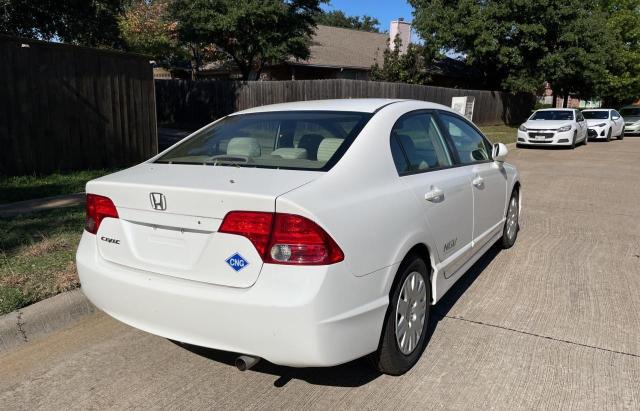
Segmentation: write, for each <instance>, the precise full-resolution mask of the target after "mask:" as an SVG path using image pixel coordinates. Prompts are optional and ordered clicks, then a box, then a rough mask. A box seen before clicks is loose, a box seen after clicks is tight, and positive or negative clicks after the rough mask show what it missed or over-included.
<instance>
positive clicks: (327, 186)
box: [276, 102, 433, 294]
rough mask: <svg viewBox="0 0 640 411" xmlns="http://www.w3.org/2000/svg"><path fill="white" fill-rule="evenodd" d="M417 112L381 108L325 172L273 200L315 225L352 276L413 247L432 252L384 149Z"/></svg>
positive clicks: (385, 287) (406, 106)
mask: <svg viewBox="0 0 640 411" xmlns="http://www.w3.org/2000/svg"><path fill="white" fill-rule="evenodd" d="M420 108H423V106H421V105H420V103H419V102H406V103H405V102H403V103H396V104H392V105H390V106H388V107H386V108H384V109H382V110H381V111H380V112H378V113H377V114H376V115H375V116H374V117H373V118H372V119H371V120H370V121H369V123H368V124H367V125H366V126H365V128H364V129H363V130H362V132H361V133H360V135H359V136H358V138H357V139H356V140H355V141H354V143H353V144H352V146H351V147H350V148H349V150H348V151H347V152H346V153H345V155H344V157H343V158H342V159H341V160H340V161H339V162H338V163H337V164H336V165H335V166H334V167H333V168H332V169H331V170H330V171H329V172H327V173H325V174H324V175H323V176H322V177H320V178H318V179H316V180H315V181H313V182H311V183H309V184H307V185H305V186H303V187H300V188H298V189H296V190H293V191H291V192H289V193H286V194H284V195H282V196H280V197H279V198H278V199H277V201H276V211H278V212H284V213H296V214H300V215H304V216H306V217H308V218H310V219H312V220H314V221H316V222H317V223H318V224H320V225H321V226H322V227H323V228H324V229H325V230H326V231H327V232H328V233H329V234H330V235H331V236H332V237H333V238H334V239H335V240H336V242H337V243H338V245H339V246H340V247H341V248H342V250H343V252H344V254H345V263H346V264H348V269H349V270H350V271H351V273H352V274H353V275H354V276H357V277H361V276H365V275H368V274H370V273H374V272H376V271H378V270H380V269H383V268H386V267H391V266H393V265H396V266H397V265H398V264H399V263H400V262H401V261H402V259H403V258H404V257H405V255H406V254H407V252H408V251H409V250H410V249H411V248H412V247H413V246H414V245H416V244H419V243H423V244H425V245H427V247H428V248H430V249H433V247H432V245H433V240H432V238H431V236H430V233H429V230H428V227H427V226H426V224H427V223H426V221H425V219H424V213H423V211H422V208H421V204H420V203H419V202H418V200H417V198H416V197H415V195H414V193H413V191H412V190H411V188H410V187H409V186H408V185H406V184H404V183H403V181H402V179H401V178H400V177H399V176H398V173H397V171H396V168H395V165H394V163H393V159H392V157H391V150H390V145H389V138H390V133H391V128H392V127H393V124H394V123H395V121H396V120H397V119H398V118H399V117H400V116H401V115H402V114H404V113H406V112H407V111H408V110H415V109H420ZM432 254H433V253H432ZM432 258H433V257H432ZM432 263H433V262H432ZM394 276H395V270H389V273H388V278H386V279H385V281H384V283H382V284H381V289H380V291H381V293H385V294H388V292H389V289H390V287H391V284H392V282H393V277H394Z"/></svg>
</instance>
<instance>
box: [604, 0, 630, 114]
mask: <svg viewBox="0 0 640 411" xmlns="http://www.w3.org/2000/svg"><path fill="white" fill-rule="evenodd" d="M602 3H603V4H602V7H603V9H604V10H605V12H607V13H608V14H609V18H608V19H607V21H606V30H607V32H608V33H610V34H611V35H612V36H613V38H614V40H613V41H612V43H611V46H610V47H611V49H610V50H609V55H608V73H607V74H606V78H605V79H604V81H603V82H602V84H601V85H600V89H599V93H598V95H599V96H600V97H602V98H603V99H604V101H605V103H606V104H607V105H609V106H617V105H622V104H627V103H630V102H633V101H635V100H637V99H638V98H639V97H640V6H639V5H638V1H637V0H613V1H607V0H604V1H603V2H602Z"/></svg>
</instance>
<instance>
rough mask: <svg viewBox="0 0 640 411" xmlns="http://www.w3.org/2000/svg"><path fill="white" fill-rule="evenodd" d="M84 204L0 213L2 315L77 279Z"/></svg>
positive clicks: (64, 288)
mask: <svg viewBox="0 0 640 411" xmlns="http://www.w3.org/2000/svg"><path fill="white" fill-rule="evenodd" d="M83 225H84V208H83V206H77V207H70V208H63V209H56V210H50V211H42V212H38V213H32V214H23V215H19V216H16V217H10V218H0V232H1V233H3V234H2V236H0V315H2V314H6V313H9V312H11V311H14V310H17V309H19V308H22V307H24V306H26V305H29V304H32V303H35V302H37V301H40V300H42V299H45V298H47V297H51V296H53V295H56V294H58V293H60V292H63V291H67V290H70V289H72V288H76V287H78V285H79V282H78V277H77V274H76V267H75V252H76V248H77V245H78V241H79V240H80V236H81V234H82V229H83Z"/></svg>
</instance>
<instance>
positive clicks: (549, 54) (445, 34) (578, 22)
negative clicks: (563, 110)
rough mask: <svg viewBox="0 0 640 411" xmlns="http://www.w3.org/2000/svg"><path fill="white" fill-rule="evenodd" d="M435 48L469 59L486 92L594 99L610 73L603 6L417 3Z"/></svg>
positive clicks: (535, 0)
mask: <svg viewBox="0 0 640 411" xmlns="http://www.w3.org/2000/svg"><path fill="white" fill-rule="evenodd" d="M410 3H411V4H412V5H413V6H414V7H415V13H414V27H415V28H416V30H417V32H418V33H419V34H420V35H421V36H422V38H423V39H425V42H426V43H427V44H429V45H430V46H431V47H435V48H439V49H447V50H452V51H455V52H457V53H460V54H462V55H464V56H466V61H467V63H468V64H470V65H472V66H475V67H476V68H478V69H479V70H481V71H482V72H483V73H484V77H485V78H486V84H485V85H484V86H485V87H488V88H494V89H504V90H508V91H512V92H519V91H524V92H532V93H533V92H535V91H536V89H538V88H539V87H540V85H541V84H542V83H543V82H544V81H545V80H546V81H548V82H549V83H550V85H551V87H552V88H553V90H554V91H555V92H561V93H563V94H565V95H568V93H570V92H571V93H577V94H579V95H581V96H585V97H586V96H590V95H592V94H594V93H595V92H596V91H597V89H598V83H599V82H601V81H602V78H603V77H604V76H605V75H606V72H607V57H606V47H607V45H608V44H610V43H611V36H610V35H609V34H608V33H607V32H606V30H605V29H604V24H605V21H606V14H604V13H602V12H601V7H600V3H599V2H598V1H597V0H508V1H496V0H483V1H480V0H461V1H449V0H410Z"/></svg>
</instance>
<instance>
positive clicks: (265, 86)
mask: <svg viewBox="0 0 640 411" xmlns="http://www.w3.org/2000/svg"><path fill="white" fill-rule="evenodd" d="M455 96H474V97H475V108H474V113H473V120H474V122H475V123H477V124H482V125H486V124H499V123H507V124H513V123H518V122H521V121H523V120H524V119H525V118H526V117H528V116H529V115H530V114H531V110H532V109H533V107H534V104H535V97H534V96H533V95H530V94H517V95H514V94H508V93H501V92H497V91H485V90H465V89H451V88H444V87H432V86H421V85H413V84H403V83H385V82H374V81H360V80H342V79H340V80H296V81H257V82H246V83H242V82H230V81H215V80H198V81H189V80H156V107H157V110H158V123H159V124H177V125H179V126H182V127H187V128H196V127H199V126H202V125H205V124H207V123H208V122H210V121H213V120H215V119H217V118H220V117H222V116H224V115H227V114H229V113H232V112H234V111H237V110H242V109H246V108H251V107H256V106H261V105H265V104H273V103H283V102H289V101H301V100H318V99H331V98H358V97H383V98H406V99H416V100H425V101H432V102H435V103H440V104H444V105H446V106H451V98H452V97H455Z"/></svg>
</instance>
